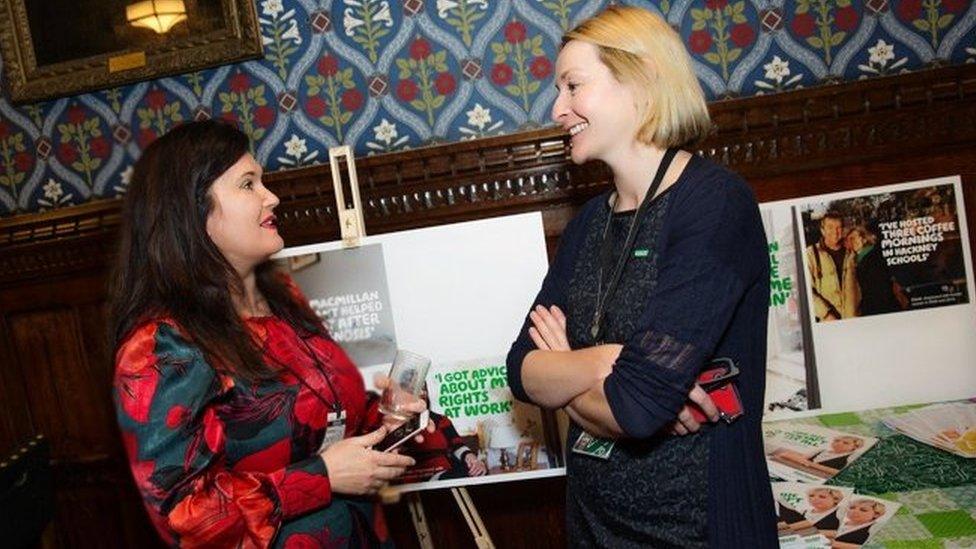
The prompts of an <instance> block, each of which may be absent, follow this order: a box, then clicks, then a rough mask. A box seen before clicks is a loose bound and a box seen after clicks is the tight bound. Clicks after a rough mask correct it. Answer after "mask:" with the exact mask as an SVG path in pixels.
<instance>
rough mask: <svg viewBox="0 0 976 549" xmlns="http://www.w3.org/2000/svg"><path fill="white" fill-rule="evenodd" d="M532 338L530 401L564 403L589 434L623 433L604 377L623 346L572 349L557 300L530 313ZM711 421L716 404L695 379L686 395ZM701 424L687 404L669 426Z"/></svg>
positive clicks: (689, 428) (525, 370) (527, 372)
mask: <svg viewBox="0 0 976 549" xmlns="http://www.w3.org/2000/svg"><path fill="white" fill-rule="evenodd" d="M529 318H530V319H531V320H532V326H531V327H529V337H530V338H532V341H533V343H535V345H536V350H534V351H531V352H529V353H528V354H527V355H526V356H525V360H524V361H523V362H522V383H523V386H524V388H525V391H526V393H528V395H529V396H530V397H531V398H532V400H533V401H534V402H536V403H538V404H539V405H541V406H544V407H546V408H563V409H564V410H565V411H566V413H567V415H569V417H570V418H572V419H573V421H575V422H576V423H578V424H579V425H580V426H581V427H583V429H585V430H586V431H587V432H588V433H590V434H592V435H595V436H599V437H603V438H618V437H621V436H625V433H624V431H623V429H621V427H620V425H619V424H618V423H617V420H616V419H615V418H614V415H613V412H612V411H611V409H610V405H609V403H608V402H607V397H606V394H605V393H604V391H603V381H604V379H605V378H606V377H607V376H608V375H610V373H611V372H612V371H613V365H614V363H615V362H616V360H617V357H618V356H619V355H620V351H621V350H622V349H623V346H622V345H618V344H604V345H596V346H593V347H584V348H581V349H577V350H573V349H571V348H570V346H569V340H568V338H567V336H566V315H565V314H564V313H563V312H562V310H560V309H559V307H557V306H555V305H553V306H552V307H550V308H548V309H547V308H545V307H543V306H541V305H540V306H537V307H536V308H535V309H533V310H532V312H530V313H529ZM688 398H689V401H690V403H694V404H697V405H698V406H699V407H700V408H701V409H702V411H703V412H705V415H706V416H707V417H708V418H709V419H710V421H713V422H714V421H717V420H718V409H717V408H716V407H715V404H714V403H713V402H712V400H711V398H709V396H708V394H707V393H706V392H705V391H704V390H702V388H701V387H699V386H698V385H697V384H696V385H695V386H694V387H693V388H692V390H691V392H690V393H689V394H688ZM700 427H701V425H700V424H699V423H698V422H697V421H695V419H694V417H693V416H692V415H691V410H690V408H689V406H688V404H686V405H685V406H684V407H683V408H682V409H681V411H680V412H679V413H678V416H677V418H676V419H675V421H674V422H673V423H671V425H669V426H668V427H666V429H667V431H668V432H669V433H671V434H676V435H686V434H689V433H694V432H697V431H698V430H699V429H700Z"/></svg>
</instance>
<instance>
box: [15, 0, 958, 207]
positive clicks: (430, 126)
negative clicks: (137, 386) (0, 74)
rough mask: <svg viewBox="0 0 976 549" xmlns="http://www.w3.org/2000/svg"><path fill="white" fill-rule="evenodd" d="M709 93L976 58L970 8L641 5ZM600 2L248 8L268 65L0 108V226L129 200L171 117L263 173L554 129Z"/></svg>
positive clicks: (854, 0)
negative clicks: (682, 47)
mask: <svg viewBox="0 0 976 549" xmlns="http://www.w3.org/2000/svg"><path fill="white" fill-rule="evenodd" d="M624 3H627V4H636V5H641V6H644V7H647V8H649V9H652V10H654V11H657V12H658V13H660V14H661V15H662V16H664V17H665V18H667V20H668V21H669V22H670V23H671V24H672V25H673V26H674V27H675V28H676V29H678V31H679V32H680V33H681V36H682V37H683V38H684V40H685V43H686V45H687V47H688V50H689V51H690V52H691V53H692V56H693V58H694V61H695V70H696V72H697V74H698V77H699V79H700V80H701V82H702V84H703V86H704V88H705V90H706V93H707V95H708V96H709V98H710V99H712V100H716V99H723V98H728V97H739V96H752V95H756V94H763V93H774V92H780V91H785V90H790V89H795V88H799V87H804V86H807V87H809V86H817V85H822V84H826V83H832V82H837V81H845V80H856V79H860V78H872V77H877V76H882V75H886V74H892V73H898V72H903V71H912V70H919V69H923V68H927V67H932V66H939V65H947V64H961V63H971V62H974V61H976V7H974V5H973V2H972V1H971V0H653V1H645V2H639V1H634V2H624ZM606 4H607V1H606V0H522V1H511V0H256V8H257V11H258V14H259V16H260V24H261V32H262V35H263V41H264V52H265V56H264V59H261V60H256V61H250V62H246V63H241V64H237V65H231V66H224V67H219V68H216V69H211V70H205V71H200V72H194V73H190V74H184V75H180V76H174V77H170V78H162V79H159V80H155V81H150V82H142V83H139V84H136V85H131V86H125V87H121V88H115V89H109V90H104V91H99V92H94V93H90V94H85V95H81V96H76V97H70V98H63V99H59V100H56V101H51V102H46V103H40V104H35V105H27V106H17V107H15V106H12V105H11V104H10V103H9V102H8V101H7V100H6V98H4V97H0V215H3V216H6V215H12V214H16V213H24V212H35V211H41V210H48V209H53V208H62V207H66V206H69V205H74V204H80V203H83V202H87V201H89V200H94V199H99V198H113V197H116V196H119V195H120V194H122V193H124V192H125V189H126V185H127V183H128V178H129V176H130V174H131V170H132V164H133V162H134V161H135V160H136V159H137V158H138V157H139V153H140V151H141V150H142V149H143V147H145V146H146V145H147V144H148V143H150V142H151V141H152V140H153V139H155V138H156V137H158V136H159V135H161V134H162V133H164V132H166V131H167V130H168V129H169V128H172V127H173V126H174V125H176V124H179V123H180V122H183V121H186V120H192V119H196V118H204V117H222V118H226V119H230V120H234V121H236V122H237V123H238V124H239V125H240V127H241V128H242V129H243V130H244V131H245V132H247V133H248V135H250V136H251V138H252V140H253V152H254V155H255V156H256V157H257V159H258V160H259V161H260V162H261V163H263V164H264V165H265V166H266V168H267V169H268V170H269V171H271V170H281V169H288V168H294V167H298V166H305V165H309V164H316V163H319V162H324V161H327V160H328V154H327V150H328V148H329V147H331V146H334V145H337V144H350V145H352V146H353V148H354V150H355V151H356V154H357V155H367V154H376V153H383V152H388V151H396V150H402V149H406V148H415V147H422V146H425V145H430V144H433V143H443V142H454V141H458V140H462V139H473V138H477V137H482V136H488V135H496V134H502V133H511V132H516V131H519V130H523V129H527V128H533V127H539V126H545V125H547V124H549V108H550V106H551V105H552V102H553V99H554V97H555V89H554V88H553V85H552V78H553V74H552V73H553V61H554V58H555V52H556V48H557V46H558V44H559V40H560V37H561V35H562V33H563V31H564V30H566V29H568V28H570V27H572V26H573V25H574V24H575V23H576V22H578V21H580V20H581V19H583V18H586V17H588V16H590V15H592V14H594V13H596V12H598V11H599V10H600V9H601V8H603V7H604V6H605V5H606Z"/></svg>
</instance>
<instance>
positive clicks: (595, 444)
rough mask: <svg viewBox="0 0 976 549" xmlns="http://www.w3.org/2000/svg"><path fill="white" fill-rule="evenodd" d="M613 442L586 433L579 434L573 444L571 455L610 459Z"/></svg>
mask: <svg viewBox="0 0 976 549" xmlns="http://www.w3.org/2000/svg"><path fill="white" fill-rule="evenodd" d="M613 445H614V442H613V441H612V440H607V439H605V438H597V437H595V436H593V435H591V434H589V433H587V432H586V431H583V432H582V433H580V436H579V438H577V439H576V442H574V443H573V453H574V454H581V455H584V456H591V457H595V458H600V459H610V454H611V453H612V452H613Z"/></svg>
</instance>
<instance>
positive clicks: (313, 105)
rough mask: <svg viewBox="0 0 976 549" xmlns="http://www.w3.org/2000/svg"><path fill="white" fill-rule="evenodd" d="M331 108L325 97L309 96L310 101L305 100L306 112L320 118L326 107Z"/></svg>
mask: <svg viewBox="0 0 976 549" xmlns="http://www.w3.org/2000/svg"><path fill="white" fill-rule="evenodd" d="M328 108H329V105H328V103H326V102H325V99H322V98H321V97H319V96H315V97H309V98H308V101H306V102H305V112H307V113H308V114H309V116H311V117H313V118H318V117H320V116H322V115H324V114H325V111H326V109H328Z"/></svg>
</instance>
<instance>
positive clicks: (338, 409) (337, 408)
mask: <svg viewBox="0 0 976 549" xmlns="http://www.w3.org/2000/svg"><path fill="white" fill-rule="evenodd" d="M289 328H291V326H289ZM291 330H292V333H294V334H295V336H296V337H298V341H300V342H301V343H302V347H304V348H305V354H306V356H308V357H309V358H310V359H312V364H313V365H315V369H316V370H318V371H319V374H321V375H322V377H323V378H324V379H325V383H326V384H328V386H329V390H330V391H331V392H332V396H333V398H335V400H334V401H333V402H329V401H328V400H326V398H325V397H324V396H322V393H320V392H319V391H317V390H316V389H315V388H314V387H312V386H311V385H310V384H309V383H308V382H307V381H305V378H304V377H302V376H301V375H299V373H298V372H296V371H295V369H294V368H292V367H291V366H289V365H288V364H285V363H284V362H281V361H280V360H278V359H277V358H275V357H274V356H269V358H271V360H272V361H274V362H275V363H276V364H277V365H278V366H281V367H282V368H284V369H286V370H288V371H289V372H290V373H291V375H293V376H295V379H297V380H298V382H299V383H301V384H302V385H304V386H305V388H306V389H308V390H309V391H311V392H312V394H313V395H314V396H315V398H317V399H319V401H321V402H322V404H324V405H325V406H326V408H330V409H331V410H332V411H333V412H335V413H336V414H341V413H342V400H341V399H340V398H339V391H337V390H336V388H335V385H333V384H332V380H331V379H330V378H329V374H328V372H327V371H326V369H325V366H324V365H323V364H322V362H321V361H320V360H319V357H318V355H316V354H315V351H313V350H312V348H311V346H309V344H308V342H306V341H305V338H304V337H302V336H300V335H298V332H296V331H295V329H294V328H291Z"/></svg>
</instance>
